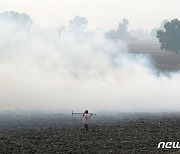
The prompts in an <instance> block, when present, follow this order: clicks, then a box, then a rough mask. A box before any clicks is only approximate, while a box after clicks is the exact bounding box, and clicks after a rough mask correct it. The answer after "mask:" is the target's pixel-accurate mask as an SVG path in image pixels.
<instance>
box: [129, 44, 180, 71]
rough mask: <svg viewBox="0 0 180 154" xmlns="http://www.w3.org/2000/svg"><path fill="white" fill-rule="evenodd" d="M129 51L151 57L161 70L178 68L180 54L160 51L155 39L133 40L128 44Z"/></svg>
mask: <svg viewBox="0 0 180 154" xmlns="http://www.w3.org/2000/svg"><path fill="white" fill-rule="evenodd" d="M128 48H129V51H130V52H132V53H137V54H145V55H148V56H149V57H151V59H152V61H153V63H154V65H155V66H156V68H157V69H158V70H159V71H161V72H177V71H179V70H180V54H178V53H173V52H167V51H162V50H161V49H160V44H159V43H158V42H157V41H135V42H130V43H129V45H128Z"/></svg>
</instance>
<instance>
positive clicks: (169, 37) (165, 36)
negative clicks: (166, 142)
mask: <svg viewBox="0 0 180 154" xmlns="http://www.w3.org/2000/svg"><path fill="white" fill-rule="evenodd" d="M156 37H157V38H158V39H159V42H160V43H161V49H162V50H166V51H173V52H176V53H179V52H180V21H179V20H178V19H174V20H171V21H170V22H166V23H165V24H164V30H158V31H157V36H156Z"/></svg>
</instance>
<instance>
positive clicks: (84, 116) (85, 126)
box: [81, 110, 92, 131]
mask: <svg viewBox="0 0 180 154" xmlns="http://www.w3.org/2000/svg"><path fill="white" fill-rule="evenodd" d="M91 116H92V114H90V116H88V110H86V111H84V113H83V128H82V129H81V131H83V130H84V129H86V131H88V119H89V118H90V117H91Z"/></svg>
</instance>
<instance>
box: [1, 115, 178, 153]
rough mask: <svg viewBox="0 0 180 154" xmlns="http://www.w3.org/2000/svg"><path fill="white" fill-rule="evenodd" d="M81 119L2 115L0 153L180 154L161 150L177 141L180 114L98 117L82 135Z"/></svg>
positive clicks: (170, 150)
mask: <svg viewBox="0 0 180 154" xmlns="http://www.w3.org/2000/svg"><path fill="white" fill-rule="evenodd" d="M81 118H82V117H81V116H78V115H76V116H73V117H72V116H70V115H64V114H29V115H20V114H4V113H3V114H1V115H0V145H1V146H0V153H1V154H4V153H7V154H10V153H14V154H16V153H18V154H19V153H20V154H31V153H36V154H46V153H47V154H51V153H52V154H54V153H58V154H61V153H65V154H67V153H77V154H79V153H92V154H95V153H100V154H101V153H102V154H104V153H113V154H116V153H117V154H119V153H122V154H129V153H132V154H136V153H137V154H139V153H142V154H144V153H145V154H146V153H152V154H156V153H167V154H169V153H180V149H162V148H161V149H158V148H157V145H158V143H159V142H161V141H164V142H168V141H171V142H178V141H179V138H180V129H179V128H180V114H179V113H176V114H175V113H174V114H170V113H168V114H167V113H163V114H162V113H161V114H155V113H153V114H148V113H141V114H140V113H131V114H130V113H128V114H127V113H121V114H114V115H111V116H110V115H101V114H98V115H96V116H94V117H92V118H91V121H90V123H89V131H88V132H86V131H85V132H81V131H80V129H81V127H82V124H81V121H82V119H81Z"/></svg>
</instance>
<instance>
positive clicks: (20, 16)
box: [0, 11, 33, 30]
mask: <svg viewBox="0 0 180 154" xmlns="http://www.w3.org/2000/svg"><path fill="white" fill-rule="evenodd" d="M0 21H1V22H0V25H2V24H4V25H6V26H7V25H8V26H10V25H11V26H14V27H16V28H19V29H21V30H22V29H28V28H29V27H30V26H31V25H32V23H33V21H32V19H31V18H30V17H29V15H27V14H25V13H18V12H14V11H9V12H3V13H0Z"/></svg>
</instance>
